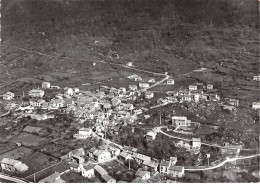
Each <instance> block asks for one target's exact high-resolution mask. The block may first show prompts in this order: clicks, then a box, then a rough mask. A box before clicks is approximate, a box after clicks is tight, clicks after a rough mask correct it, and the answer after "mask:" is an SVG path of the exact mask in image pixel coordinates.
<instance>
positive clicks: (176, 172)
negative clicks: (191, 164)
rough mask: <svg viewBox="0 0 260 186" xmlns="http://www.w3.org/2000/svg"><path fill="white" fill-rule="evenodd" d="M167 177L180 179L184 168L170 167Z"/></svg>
mask: <svg viewBox="0 0 260 186" xmlns="http://www.w3.org/2000/svg"><path fill="white" fill-rule="evenodd" d="M168 175H170V176H172V177H179V178H182V177H183V176H184V167H183V166H175V165H171V166H170V167H169V169H168Z"/></svg>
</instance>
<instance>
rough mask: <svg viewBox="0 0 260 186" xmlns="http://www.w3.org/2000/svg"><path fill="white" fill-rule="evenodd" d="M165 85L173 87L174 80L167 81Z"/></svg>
mask: <svg viewBox="0 0 260 186" xmlns="http://www.w3.org/2000/svg"><path fill="white" fill-rule="evenodd" d="M166 84H167V85H174V79H167V81H166Z"/></svg>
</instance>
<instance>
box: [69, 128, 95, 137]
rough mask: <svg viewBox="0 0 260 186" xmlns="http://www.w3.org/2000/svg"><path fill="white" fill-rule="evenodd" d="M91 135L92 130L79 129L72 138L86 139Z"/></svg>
mask: <svg viewBox="0 0 260 186" xmlns="http://www.w3.org/2000/svg"><path fill="white" fill-rule="evenodd" d="M91 134H92V129H90V128H80V129H79V130H78V133H77V134H74V135H73V137H74V138H76V139H87V138H88V137H90V136H91Z"/></svg>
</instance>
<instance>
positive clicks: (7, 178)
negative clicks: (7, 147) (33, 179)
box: [0, 173, 28, 183]
mask: <svg viewBox="0 0 260 186" xmlns="http://www.w3.org/2000/svg"><path fill="white" fill-rule="evenodd" d="M0 178H1V179H3V180H8V181H11V182H14V183H28V182H26V181H24V180H21V179H18V178H14V177H11V176H8V175H4V174H1V173H0Z"/></svg>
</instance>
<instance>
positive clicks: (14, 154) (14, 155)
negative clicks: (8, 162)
mask: <svg viewBox="0 0 260 186" xmlns="http://www.w3.org/2000/svg"><path fill="white" fill-rule="evenodd" d="M32 152H33V150H31V149H29V148H26V147H18V148H16V149H13V150H11V151H8V152H6V153H4V154H1V155H0V159H3V158H11V159H15V160H18V159H21V158H23V157H26V156H27V155H29V154H30V153H32Z"/></svg>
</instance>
